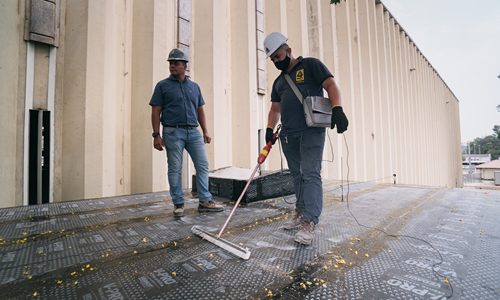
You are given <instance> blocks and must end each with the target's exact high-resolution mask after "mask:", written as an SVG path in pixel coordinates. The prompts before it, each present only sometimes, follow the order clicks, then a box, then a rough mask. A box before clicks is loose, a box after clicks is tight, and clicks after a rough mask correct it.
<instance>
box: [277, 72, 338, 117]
mask: <svg viewBox="0 0 500 300" xmlns="http://www.w3.org/2000/svg"><path fill="white" fill-rule="evenodd" d="M285 79H286V81H287V82H288V85H290V87H291V88H292V90H293V92H294V93H295V95H296V96H297V98H299V101H300V103H302V106H303V108H304V116H305V118H306V124H307V126H309V127H330V125H331V123H332V104H331V103H330V99H328V98H325V97H320V96H308V97H305V98H304V96H302V93H301V92H300V91H299V88H298V87H297V85H295V82H293V80H292V78H290V75H288V74H285Z"/></svg>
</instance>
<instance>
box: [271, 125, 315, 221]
mask: <svg viewBox="0 0 500 300" xmlns="http://www.w3.org/2000/svg"><path fill="white" fill-rule="evenodd" d="M280 141H281V145H282V146H283V153H285V157H286V161H287V163H288V168H289V169H290V173H291V174H292V177H293V183H294V186H295V196H296V198H297V202H296V203H295V207H296V208H297V210H299V211H300V212H301V213H302V214H303V215H304V218H305V219H306V220H309V221H313V222H314V224H318V223H319V216H320V215H321V211H322V210H323V184H322V182H321V161H322V160H323V147H324V145H325V131H324V130H318V128H308V129H306V130H304V131H302V132H298V133H292V134H286V135H282V136H280Z"/></svg>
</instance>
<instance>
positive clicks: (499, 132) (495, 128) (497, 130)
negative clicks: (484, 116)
mask: <svg viewBox="0 0 500 300" xmlns="http://www.w3.org/2000/svg"><path fill="white" fill-rule="evenodd" d="M493 131H494V132H495V134H496V135H497V138H499V139H500V125H495V126H493Z"/></svg>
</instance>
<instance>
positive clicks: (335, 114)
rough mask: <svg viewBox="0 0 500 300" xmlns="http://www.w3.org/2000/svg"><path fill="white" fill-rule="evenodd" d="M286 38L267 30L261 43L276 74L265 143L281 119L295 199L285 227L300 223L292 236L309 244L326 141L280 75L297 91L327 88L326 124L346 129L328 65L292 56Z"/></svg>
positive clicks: (318, 206) (311, 93)
mask: <svg viewBox="0 0 500 300" xmlns="http://www.w3.org/2000/svg"><path fill="white" fill-rule="evenodd" d="M287 41H288V39H287V38H286V37H285V36H284V35H283V34H281V33H279V32H273V33H271V34H269V35H268V36H267V37H266V39H265V40H264V49H265V52H266V55H267V57H269V58H270V59H271V60H272V61H273V63H274V65H275V66H276V68H277V69H278V70H280V71H281V74H280V75H279V76H278V77H277V78H276V79H275V81H274V83H273V87H272V92H271V102H272V104H271V108H270V110H269V115H268V122H267V129H266V143H267V142H268V141H270V140H271V139H272V134H273V129H274V127H275V126H276V124H277V123H278V121H279V120H280V119H281V123H282V129H281V133H280V140H281V144H282V146H283V152H284V154H285V157H286V159H287V162H288V167H289V168H290V172H291V173H292V176H293V180H294V186H295V195H296V198H297V202H296V204H295V212H294V215H293V217H292V219H291V220H289V221H288V222H286V223H285V224H284V225H283V228H284V229H287V230H293V229H299V230H298V232H297V233H296V234H295V241H296V242H297V243H300V244H304V245H309V244H311V243H312V240H313V238H314V228H315V226H316V224H318V222H319V217H320V215H321V211H322V209H323V185H322V182H321V161H322V158H323V147H324V144H325V128H323V127H308V126H307V124H306V121H305V117H304V109H303V106H302V103H301V102H300V100H299V99H298V97H297V95H296V94H295V93H294V91H293V90H292V88H291V86H290V85H289V84H288V82H287V81H286V80H285V77H284V74H289V75H290V77H291V79H292V80H293V82H294V83H295V85H296V86H297V87H298V89H299V91H300V92H301V93H302V95H303V96H304V97H305V96H321V97H322V96H323V89H324V90H326V92H327V94H328V98H329V99H330V102H331V104H332V107H333V108H332V118H331V128H332V129H333V128H334V127H335V126H336V127H337V132H338V133H342V132H344V131H346V130H347V126H348V123H349V122H348V120H347V117H346V115H345V114H344V112H343V110H342V106H341V97H340V90H339V88H338V86H337V84H336V83H335V80H334V79H333V75H332V74H331V73H330V71H329V70H328V68H327V67H326V66H325V65H324V64H323V63H322V62H321V61H320V60H318V59H316V58H310V57H308V58H302V57H300V56H299V57H298V58H295V57H294V56H293V55H292V49H291V48H290V47H289V46H288V45H287Z"/></svg>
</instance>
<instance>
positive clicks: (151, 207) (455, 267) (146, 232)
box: [0, 181, 500, 300]
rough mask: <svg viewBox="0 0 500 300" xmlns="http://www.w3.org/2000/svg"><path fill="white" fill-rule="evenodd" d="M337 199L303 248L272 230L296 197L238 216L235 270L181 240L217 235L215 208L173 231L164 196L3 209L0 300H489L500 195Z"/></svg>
mask: <svg viewBox="0 0 500 300" xmlns="http://www.w3.org/2000/svg"><path fill="white" fill-rule="evenodd" d="M347 191H348V190H347V187H346V186H344V188H343V194H344V197H343V199H342V197H341V193H342V189H341V188H339V185H338V183H336V182H333V181H325V182H324V207H323V214H322V216H321V221H320V224H319V225H318V226H317V229H316V236H315V239H314V241H313V244H312V245H311V246H300V245H297V244H296V243H295V242H294V240H293V234H294V233H295V232H293V231H292V232H289V231H285V230H283V229H282V228H280V226H281V225H282V224H283V223H284V222H285V221H286V220H287V219H288V218H289V217H291V212H292V210H293V207H294V206H293V201H295V199H294V197H293V196H289V197H286V198H275V199H270V200H265V201H258V202H254V203H250V204H248V205H245V206H242V207H239V208H238V209H237V210H236V213H235V215H234V216H233V218H232V219H231V222H230V223H229V226H228V229H227V232H225V233H224V235H223V238H225V239H226V240H229V241H231V242H234V243H237V244H241V245H242V246H245V247H248V248H249V249H251V251H252V254H251V257H250V259H249V260H246V261H245V260H241V259H239V258H236V257H234V256H232V255H231V254H229V253H228V252H226V251H224V250H222V249H220V248H218V247H217V246H215V245H213V244H211V243H209V242H207V241H205V240H202V239H200V238H199V237H197V236H195V235H193V234H192V233H191V230H190V229H191V227H192V226H193V225H202V226H205V228H206V229H209V230H213V231H214V232H215V231H217V229H218V228H220V226H221V225H222V224H223V223H224V221H225V219H226V217H227V216H228V215H229V211H230V207H231V203H230V202H228V201H224V199H217V201H222V202H224V204H225V205H227V206H228V207H227V208H226V211H225V212H223V213H217V214H199V213H198V212H197V210H196V207H197V199H189V200H188V201H187V203H186V207H187V210H186V215H185V216H184V217H183V218H181V219H175V218H174V217H173V215H172V209H173V207H172V203H171V201H170V200H169V199H168V198H169V197H168V196H167V193H153V194H141V195H130V196H123V197H113V198H105V199H92V200H84V201H74V202H66V203H54V204H48V205H40V206H36V207H34V206H29V207H16V208H7V209H0V224H1V226H0V298H1V299H30V298H39V299H86V300H90V299H270V298H275V299H276V298H280V299H446V298H447V297H449V298H451V299H500V226H499V221H498V220H499V217H498V216H499V215H500V191H498V190H474V189H469V190H468V189H441V188H430V187H421V186H405V185H389V184H374V183H354V184H351V185H350V187H349V195H348V198H347ZM166 198H167V199H166ZM347 200H348V201H347ZM348 208H349V209H350V211H351V212H352V214H353V215H354V217H355V218H354V217H353V215H351V213H350V212H349V210H348ZM358 223H359V224H358ZM370 227H376V229H374V228H370ZM381 230H383V231H385V232H386V233H388V234H389V235H387V234H385V233H383V232H382V231H381ZM395 235H398V236H395ZM429 243H430V244H429ZM435 249H437V250H439V252H436V250H435ZM438 263H439V264H438ZM433 268H434V270H435V271H434V272H433V270H432V269H433Z"/></svg>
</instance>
